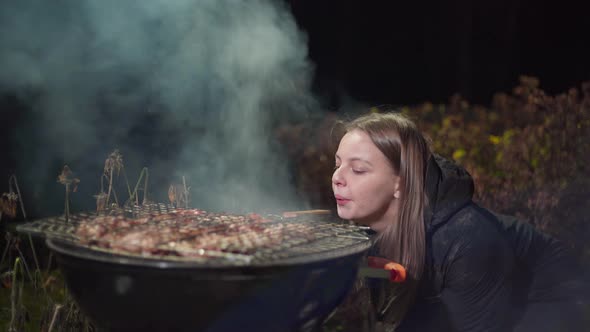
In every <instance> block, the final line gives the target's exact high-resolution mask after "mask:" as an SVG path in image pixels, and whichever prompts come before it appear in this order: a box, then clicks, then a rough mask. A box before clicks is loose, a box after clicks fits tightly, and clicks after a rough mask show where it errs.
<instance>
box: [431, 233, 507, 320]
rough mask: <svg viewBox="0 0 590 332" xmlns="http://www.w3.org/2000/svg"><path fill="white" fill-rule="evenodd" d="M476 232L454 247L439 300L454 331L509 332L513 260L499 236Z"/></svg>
mask: <svg viewBox="0 0 590 332" xmlns="http://www.w3.org/2000/svg"><path fill="white" fill-rule="evenodd" d="M487 231H489V232H476V233H475V234H469V236H466V234H464V236H463V237H462V238H461V239H460V241H458V244H457V245H456V246H453V247H454V248H453V252H454V253H453V254H452V255H450V256H452V258H451V259H449V260H448V261H447V263H446V264H445V266H444V268H445V273H444V276H445V277H444V282H443V288H442V291H441V294H440V296H441V301H442V302H443V304H444V306H445V307H446V310H447V312H448V315H449V319H450V322H451V324H452V325H453V327H454V330H456V331H478V332H479V331H481V332H483V331H510V330H511V326H512V325H513V321H512V319H511V316H512V315H513V313H512V310H511V308H512V303H511V302H512V291H513V282H512V280H513V272H514V268H515V266H514V265H515V258H514V254H513V251H512V249H511V248H510V246H509V245H508V243H507V242H505V241H504V239H503V238H502V237H501V236H500V234H498V233H496V232H494V231H495V230H494V231H492V230H490V229H489V228H488V229H487Z"/></svg>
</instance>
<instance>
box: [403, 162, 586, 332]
mask: <svg viewBox="0 0 590 332" xmlns="http://www.w3.org/2000/svg"><path fill="white" fill-rule="evenodd" d="M426 179H427V180H426V190H427V194H428V198H429V208H428V209H427V211H426V213H425V223H426V236H427V239H426V243H427V253H426V269H425V274H424V277H423V279H422V280H421V282H420V286H419V291H418V295H417V299H416V303H415V305H414V306H413V307H412V308H411V309H410V311H409V313H408V314H407V315H406V318H405V319H404V321H403V322H402V325H401V326H400V327H399V329H398V331H437V332H442V331H519V332H529V331H536V332H537V331H562V330H563V331H582V327H581V325H580V324H581V319H582V314H581V312H580V310H581V308H582V305H581V304H580V302H582V301H583V300H585V299H586V296H587V293H584V292H585V291H586V289H587V288H586V287H585V286H584V285H583V284H582V282H583V278H582V277H581V275H580V271H579V269H578V266H577V264H576V261H575V260H574V258H573V255H570V254H569V253H568V252H567V251H566V249H565V247H563V246H562V245H560V244H559V242H558V241H556V240H554V239H552V238H550V237H548V236H546V235H544V234H541V233H540V232H538V231H536V230H535V229H534V228H533V227H532V226H531V225H530V224H527V223H523V222H519V221H518V220H516V219H515V218H513V217H507V216H501V215H497V214H494V213H491V212H490V211H488V210H486V209H484V208H482V207H480V206H478V205H477V204H475V203H474V202H473V201H472V195H473V191H474V186H473V180H472V178H471V176H470V175H469V174H468V173H467V171H465V170H464V169H463V168H461V167H459V166H457V165H456V164H454V163H452V162H450V161H448V160H445V159H443V158H441V157H439V156H436V155H435V156H433V158H431V160H430V161H429V165H428V168H427V174H426ZM568 324H570V325H568ZM584 331H585V329H584Z"/></svg>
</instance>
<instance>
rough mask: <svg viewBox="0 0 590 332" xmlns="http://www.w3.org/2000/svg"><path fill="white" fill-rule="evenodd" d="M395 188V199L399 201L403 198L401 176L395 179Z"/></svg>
mask: <svg viewBox="0 0 590 332" xmlns="http://www.w3.org/2000/svg"><path fill="white" fill-rule="evenodd" d="M394 186H395V189H394V191H393V197H395V198H396V199H399V198H400V197H401V196H402V191H401V178H400V177H399V176H396V177H395V179H394Z"/></svg>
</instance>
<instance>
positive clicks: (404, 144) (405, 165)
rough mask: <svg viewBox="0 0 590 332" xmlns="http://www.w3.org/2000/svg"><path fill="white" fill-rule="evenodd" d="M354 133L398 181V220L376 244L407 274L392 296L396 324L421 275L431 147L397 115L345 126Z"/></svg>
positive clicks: (369, 117) (375, 115) (363, 119)
mask: <svg viewBox="0 0 590 332" xmlns="http://www.w3.org/2000/svg"><path fill="white" fill-rule="evenodd" d="M355 129H356V130H361V131H363V132H365V133H367V134H368V135H369V137H370V138H371V140H372V141H373V143H374V144H375V145H376V146H377V148H379V150H380V151H381V152H382V153H383V154H384V155H385V156H386V157H387V159H388V160H389V161H390V163H391V165H392V166H393V168H394V170H395V171H396V173H397V174H398V176H399V177H400V180H401V192H402V195H401V197H400V198H399V199H400V200H401V201H400V211H399V213H398V219H397V220H392V221H391V223H389V224H388V226H387V228H386V229H385V230H384V231H383V232H381V233H380V234H379V235H378V238H377V242H376V243H377V247H378V248H379V252H380V254H381V255H383V256H385V257H387V258H389V259H391V260H393V261H396V262H398V263H400V264H402V265H404V266H405V268H406V270H407V272H408V279H407V281H406V283H405V284H404V285H403V286H402V287H398V288H397V290H396V293H397V294H395V297H396V300H395V303H394V305H395V307H396V309H395V310H394V311H396V314H395V315H394V316H396V317H394V319H396V320H397V321H398V322H399V320H401V318H403V316H404V315H405V312H406V310H407V309H408V308H409V306H411V304H412V303H413V301H414V298H415V295H416V291H417V285H418V282H419V281H420V279H421V277H422V274H423V271H424V265H425V255H426V234H425V233H426V230H425V225H424V209H425V208H426V205H427V197H426V194H425V190H424V182H425V173H426V165H427V163H428V158H430V155H431V150H430V145H429V144H428V140H427V139H426V138H425V137H424V135H423V134H422V133H421V132H420V130H419V129H418V128H417V127H416V125H415V124H414V122H412V121H411V120H410V119H409V118H408V117H406V116H404V115H402V114H400V113H392V112H389V113H370V114H367V115H364V116H361V117H359V118H357V119H355V120H353V121H351V122H350V123H348V124H346V126H345V130H346V132H349V131H351V130H355ZM387 316H390V315H389V314H388V315H387Z"/></svg>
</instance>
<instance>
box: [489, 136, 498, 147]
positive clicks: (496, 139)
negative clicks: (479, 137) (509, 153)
mask: <svg viewBox="0 0 590 332" xmlns="http://www.w3.org/2000/svg"><path fill="white" fill-rule="evenodd" d="M488 139H489V141H490V142H491V143H492V144H494V145H498V144H500V141H501V139H500V136H496V135H490V137H489V138H488Z"/></svg>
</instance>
